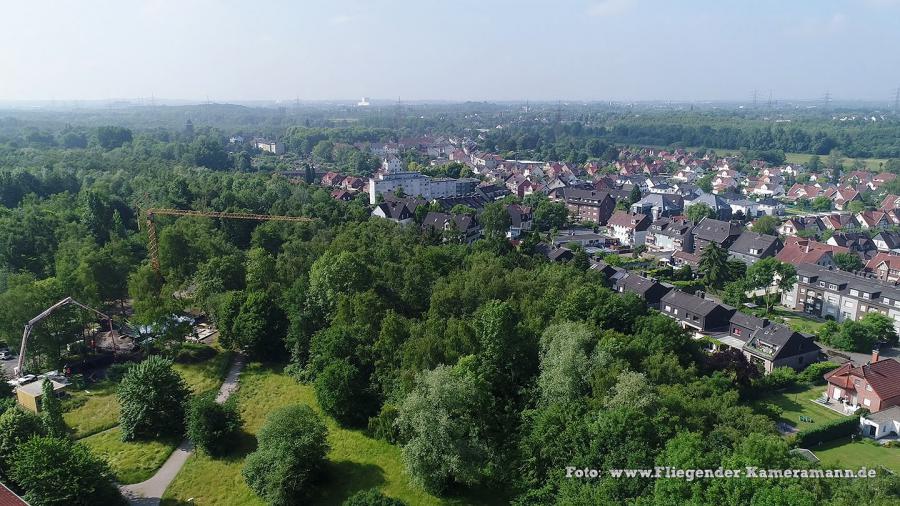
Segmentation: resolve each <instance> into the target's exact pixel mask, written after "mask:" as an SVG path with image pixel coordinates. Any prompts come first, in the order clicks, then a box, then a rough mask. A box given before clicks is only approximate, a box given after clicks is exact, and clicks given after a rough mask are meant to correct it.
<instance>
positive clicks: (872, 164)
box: [784, 153, 887, 171]
mask: <svg viewBox="0 0 900 506" xmlns="http://www.w3.org/2000/svg"><path fill="white" fill-rule="evenodd" d="M784 156H785V158H786V161H787V163H799V164H807V163H809V159H810V158H812V156H813V155H809V154H806V153H785V154H784ZM827 157H828V155H819V158H820V159H821V160H822V161H823V162H824V161H825V159H826V158H827ZM854 160H856V158H846V157H845V158H842V162H841V163H843V165H844V168H845V169H849V168H850V167H851V166H852V165H853V161H854ZM859 160H862V161H863V162H865V164H866V167H867V168H868V169H869V170H874V171H880V170H881V166H882V164H884V162H886V161H887V160H886V159H884V158H859Z"/></svg>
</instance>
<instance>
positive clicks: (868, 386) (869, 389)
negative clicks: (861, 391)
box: [866, 384, 872, 392]
mask: <svg viewBox="0 0 900 506" xmlns="http://www.w3.org/2000/svg"><path fill="white" fill-rule="evenodd" d="M871 391H872V385H868V384H867V385H866V392H871Z"/></svg>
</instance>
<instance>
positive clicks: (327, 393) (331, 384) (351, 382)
mask: <svg viewBox="0 0 900 506" xmlns="http://www.w3.org/2000/svg"><path fill="white" fill-rule="evenodd" d="M313 386H314V388H315V391H316V399H318V401H319V405H321V406H322V410H323V411H325V413H327V414H329V415H331V416H333V417H334V418H335V419H336V420H337V421H339V422H340V423H341V424H344V425H349V426H362V425H363V424H364V423H365V422H366V421H367V420H368V418H369V416H370V415H372V414H373V412H374V411H377V408H378V406H377V405H376V403H375V402H374V401H373V399H372V395H371V394H370V392H369V391H368V388H369V386H368V384H367V382H366V378H365V376H363V375H362V374H361V373H360V371H359V369H357V368H356V367H355V366H354V365H352V364H350V363H349V362H347V361H346V360H336V361H334V362H331V363H330V364H328V365H327V366H325V369H324V370H322V372H321V373H319V374H318V375H316V381H315V383H314V385H313Z"/></svg>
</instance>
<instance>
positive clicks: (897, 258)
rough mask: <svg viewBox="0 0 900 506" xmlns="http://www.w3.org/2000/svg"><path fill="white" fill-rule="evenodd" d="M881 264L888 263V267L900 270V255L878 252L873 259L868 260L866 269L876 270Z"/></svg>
mask: <svg viewBox="0 0 900 506" xmlns="http://www.w3.org/2000/svg"><path fill="white" fill-rule="evenodd" d="M881 264H887V267H888V269H891V270H900V255H892V254H890V253H886V252H883V251H882V252H878V254H877V255H875V256H874V257H872V259H871V260H869V261H868V262H866V270H867V271H874V270H876V269H878V266H880V265H881Z"/></svg>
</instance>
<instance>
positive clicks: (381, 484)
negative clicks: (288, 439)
mask: <svg viewBox="0 0 900 506" xmlns="http://www.w3.org/2000/svg"><path fill="white" fill-rule="evenodd" d="M237 399H238V407H239V409H240V411H241V416H242V417H243V420H244V431H245V432H246V435H245V437H243V438H241V441H239V443H238V444H237V445H236V446H237V447H238V448H237V450H236V451H235V452H234V454H233V455H231V456H230V457H228V458H225V459H211V458H209V457H208V456H206V455H201V454H198V453H195V454H194V455H192V456H191V457H190V459H188V461H187V463H186V464H185V466H184V467H183V468H182V470H181V472H180V473H179V474H178V476H177V477H176V478H175V481H174V482H173V483H172V485H170V486H169V489H168V490H166V493H165V497H164V499H163V504H164V505H169V506H173V505H178V504H187V503H188V502H190V503H191V504H200V505H226V504H227V505H231V504H251V505H262V504H263V502H262V501H261V500H259V498H257V497H256V496H255V495H254V494H253V492H252V491H251V490H250V489H249V488H248V487H247V485H246V484H245V483H244V479H243V477H242V476H241V468H242V467H243V463H244V458H245V457H246V455H247V454H248V453H249V452H250V451H252V450H253V449H254V447H255V443H256V440H255V437H254V434H256V431H258V430H259V428H260V427H261V426H262V424H263V423H264V422H265V419H266V416H267V415H268V414H269V413H270V412H272V411H273V410H274V409H276V408H278V407H280V406H285V405H289V404H306V405H309V406H312V407H313V408H314V409H315V410H316V411H318V412H321V411H320V409H319V406H318V403H317V402H316V399H315V395H314V393H313V390H312V388H311V387H310V386H307V385H301V384H299V383H297V381H296V380H295V379H293V378H291V377H290V376H287V375H286V374H283V373H281V372H279V371H278V370H275V369H272V368H268V367H264V366H261V365H259V364H251V365H249V366H248V367H247V369H246V370H245V371H244V373H242V374H241V386H240V389H239V390H238V393H237ZM326 423H327V425H328V431H329V432H328V442H329V444H330V445H331V451H330V452H329V454H328V468H327V470H326V478H325V483H324V484H323V485H322V487H321V490H320V492H319V493H318V494H317V495H316V496H315V497H314V498H313V501H312V503H313V504H325V505H339V504H341V503H342V502H343V501H344V500H345V499H346V498H347V497H349V496H350V495H352V494H353V493H355V492H357V491H359V490H364V489H367V488H372V487H378V488H380V489H381V490H382V491H383V492H384V493H385V494H386V495H388V496H391V497H397V498H400V499H402V500H404V501H406V502H407V503H409V504H410V505H429V504H435V505H437V504H479V502H478V501H475V500H473V499H471V498H466V499H454V500H446V499H440V498H437V497H434V496H432V495H430V494H428V493H427V492H425V491H423V490H422V489H420V488H419V487H418V486H416V485H415V484H413V483H412V482H411V481H410V479H409V477H408V476H407V475H406V473H405V471H404V469H403V462H402V459H401V456H400V450H399V448H397V447H395V446H392V445H390V444H387V443H385V442H383V441H378V440H375V439H372V438H370V437H368V436H366V435H365V434H364V433H363V432H361V431H354V430H346V429H342V428H340V427H338V426H337V424H336V423H335V422H334V420H332V419H330V418H327V417H326ZM498 503H499V499H498Z"/></svg>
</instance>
